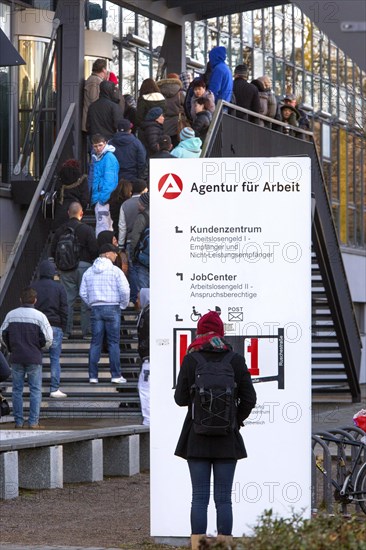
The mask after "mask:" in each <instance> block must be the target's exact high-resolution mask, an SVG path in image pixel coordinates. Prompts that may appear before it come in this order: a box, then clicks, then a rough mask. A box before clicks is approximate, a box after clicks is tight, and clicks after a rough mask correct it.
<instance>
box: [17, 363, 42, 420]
mask: <svg viewBox="0 0 366 550" xmlns="http://www.w3.org/2000/svg"><path fill="white" fill-rule="evenodd" d="M11 370H12V381H13V396H12V402H13V415H14V420H15V424H16V426H22V425H23V424H24V416H23V388H24V381H25V377H27V381H28V386H29V419H28V423H29V425H30V426H35V425H37V424H38V423H39V413H40V410H41V402H42V365H36V364H33V365H25V364H23V363H12V365H11Z"/></svg>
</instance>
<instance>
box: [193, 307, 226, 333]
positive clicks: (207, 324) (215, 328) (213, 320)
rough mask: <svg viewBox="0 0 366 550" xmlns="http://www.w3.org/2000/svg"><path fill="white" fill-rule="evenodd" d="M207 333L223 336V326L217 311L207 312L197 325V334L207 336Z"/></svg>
mask: <svg viewBox="0 0 366 550" xmlns="http://www.w3.org/2000/svg"><path fill="white" fill-rule="evenodd" d="M207 332H214V333H215V334H218V335H219V336H224V324H223V322H222V321H221V317H220V315H219V314H218V313H217V311H209V312H208V313H206V315H203V316H202V317H201V318H200V320H199V321H198V323H197V334H207Z"/></svg>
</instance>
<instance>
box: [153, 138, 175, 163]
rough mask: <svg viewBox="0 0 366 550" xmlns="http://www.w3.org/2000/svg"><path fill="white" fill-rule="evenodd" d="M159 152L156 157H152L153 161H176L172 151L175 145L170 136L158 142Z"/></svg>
mask: <svg viewBox="0 0 366 550" xmlns="http://www.w3.org/2000/svg"><path fill="white" fill-rule="evenodd" d="M158 146H159V151H158V152H157V153H155V154H154V155H151V157H150V158H152V159H174V158H175V157H173V155H171V154H170V151H171V150H172V149H173V144H172V140H171V138H170V136H168V135H163V136H161V138H160V139H159V141H158Z"/></svg>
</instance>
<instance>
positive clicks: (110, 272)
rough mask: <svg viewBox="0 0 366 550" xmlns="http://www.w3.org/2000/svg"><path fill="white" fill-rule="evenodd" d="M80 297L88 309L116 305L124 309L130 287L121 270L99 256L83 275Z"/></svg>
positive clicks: (128, 297)
mask: <svg viewBox="0 0 366 550" xmlns="http://www.w3.org/2000/svg"><path fill="white" fill-rule="evenodd" d="M80 296H81V298H82V299H83V300H84V302H85V303H86V304H87V305H88V306H89V307H97V306H113V305H118V306H119V307H120V308H121V309H125V308H126V307H127V306H128V302H129V301H130V285H129V284H128V282H127V279H126V277H125V275H124V273H123V272H122V271H121V269H118V267H116V266H115V265H113V263H112V262H111V260H109V259H108V258H106V257H105V256H99V258H97V259H96V260H95V261H94V263H93V265H92V266H91V267H89V269H87V270H86V271H85V273H84V275H83V278H82V281H81V285H80Z"/></svg>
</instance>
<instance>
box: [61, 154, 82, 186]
mask: <svg viewBox="0 0 366 550" xmlns="http://www.w3.org/2000/svg"><path fill="white" fill-rule="evenodd" d="M59 177H60V180H61V183H62V185H70V184H71V183H75V181H77V180H78V179H79V178H80V177H81V167H80V162H79V161H78V160H76V159H69V160H67V161H66V162H64V163H63V165H62V166H61V169H60V172H59Z"/></svg>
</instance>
